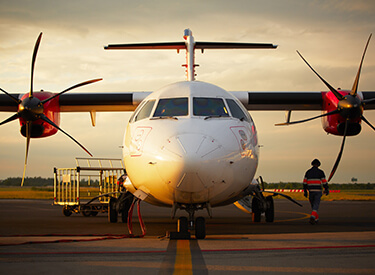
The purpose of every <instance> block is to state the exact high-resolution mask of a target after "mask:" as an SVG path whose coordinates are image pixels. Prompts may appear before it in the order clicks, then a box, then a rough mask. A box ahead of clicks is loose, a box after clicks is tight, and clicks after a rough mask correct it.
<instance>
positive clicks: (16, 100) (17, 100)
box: [0, 88, 22, 104]
mask: <svg viewBox="0 0 375 275" xmlns="http://www.w3.org/2000/svg"><path fill="white" fill-rule="evenodd" d="M0 91H2V92H3V93H4V94H6V95H7V96H9V97H10V98H11V99H12V100H13V101H14V102H16V103H17V104H20V103H21V102H22V101H21V100H19V99H18V98H15V97H14V96H12V95H11V94H9V93H8V92H7V91H4V90H3V89H1V88H0Z"/></svg>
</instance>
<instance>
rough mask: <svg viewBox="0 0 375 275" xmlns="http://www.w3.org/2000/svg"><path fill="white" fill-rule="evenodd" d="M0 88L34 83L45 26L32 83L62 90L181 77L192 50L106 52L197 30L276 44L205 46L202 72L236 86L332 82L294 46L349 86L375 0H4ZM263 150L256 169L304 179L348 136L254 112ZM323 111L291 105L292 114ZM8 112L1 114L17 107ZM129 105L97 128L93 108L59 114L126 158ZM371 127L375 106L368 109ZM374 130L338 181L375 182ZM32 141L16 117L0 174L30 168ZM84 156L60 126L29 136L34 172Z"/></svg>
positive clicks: (373, 81) (86, 140) (363, 87)
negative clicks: (286, 123)
mask: <svg viewBox="0 0 375 275" xmlns="http://www.w3.org/2000/svg"><path fill="white" fill-rule="evenodd" d="M0 5H1V8H0V37H1V43H0V65H1V66H0V87H1V88H2V89H4V90H6V91H7V92H10V93H21V92H28V90H29V89H30V65H31V56H32V52H33V48H34V44H35V41H36V39H37V37H38V35H39V33H40V32H43V38H42V42H41V45H40V48H39V52H38V57H37V62H36V67H35V76H34V90H40V89H43V90H47V91H52V92H59V91H62V90H64V89H65V88H68V87H70V86H72V85H74V84H76V83H79V82H82V81H85V80H89V79H94V78H100V77H101V78H103V81H101V82H99V83H95V84H92V85H89V86H85V87H83V88H80V89H76V90H74V91H71V93H75V92H77V93H78V92H80V93H81V92H90V93H92V92H133V91H155V90H157V89H159V88H161V87H163V86H165V85H167V84H170V83H173V82H177V81H182V80H185V74H184V68H182V67H181V64H183V63H184V62H185V53H184V52H181V53H180V54H177V53H176V51H172V50H171V51H105V50H104V49H103V46H104V45H107V44H115V43H135V42H136V43H140V42H168V41H182V39H183V38H182V35H183V30H184V29H186V28H190V29H191V30H192V32H193V35H194V37H195V40H196V41H217V42H268V43H273V44H276V45H279V47H278V49H277V50H206V51H205V52H204V54H201V53H200V52H197V55H196V63H198V64H199V65H200V66H199V67H198V68H197V74H198V76H197V80H200V81H205V82H209V83H213V84H216V85H218V86H220V87H222V88H224V89H226V90H228V91H323V90H324V91H325V90H326V87H325V86H324V84H323V83H322V82H321V81H320V80H319V79H318V78H317V77H316V76H315V75H314V74H313V73H312V72H311V70H310V69H309V68H308V67H307V66H306V64H305V63H304V62H303V61H302V60H301V59H300V57H299V56H298V55H297V54H296V50H299V51H300V52H301V53H302V54H303V55H304V57H305V58H306V59H307V60H308V61H309V63H310V64H311V65H312V66H313V67H314V68H315V69H316V70H317V71H318V72H319V73H320V74H321V75H322V76H323V77H324V78H325V79H326V80H327V81H328V82H329V83H330V84H331V85H332V86H333V87H336V88H338V87H340V88H342V89H351V87H352V85H353V82H354V78H355V75H356V73H357V70H358V66H359V63H360V58H361V55H362V52H363V49H364V46H365V43H366V40H367V39H368V36H369V35H370V33H374V32H375V1H373V0H368V1H361V0H358V1H351V0H348V1H333V0H332V1H319V0H316V1H304V0H285V1H283V0H280V1H270V0H262V1H252V0H232V1H226V0H208V1H195V0H190V1H180V0H168V1H167V0H166V1H151V0H147V1H142V0H140V1H129V0H107V1H102V0H100V1H99V0H75V1H71V0H66V1H49V0H33V1H27V0H16V1H5V0H0ZM374 40H375V38H374V37H373V39H372V41H371V42H370V45H369V47H368V50H367V55H366V57H365V61H364V65H363V69H362V75H361V79H360V84H359V90H360V91H375V41H374ZM250 114H251V115H252V117H253V119H254V120H255V124H256V126H257V129H258V136H259V141H260V144H261V145H262V148H261V155H260V163H259V168H258V172H257V176H259V175H261V176H262V177H263V178H264V179H265V180H266V181H268V182H279V181H283V182H286V181H302V178H303V175H304V172H305V170H307V169H308V168H309V167H310V162H311V160H312V159H314V158H319V159H320V160H321V162H322V166H321V168H322V169H323V170H324V171H325V172H326V175H327V176H328V174H329V172H330V170H331V168H332V166H333V164H334V162H335V159H336V156H337V154H338V152H339V149H340V144H341V140H342V137H337V136H331V135H327V134H326V133H325V132H324V130H323V129H322V127H321V122H320V120H319V119H318V120H315V121H312V122H308V123H304V124H299V125H295V126H289V127H275V126H274V124H275V123H278V122H283V120H284V112H260V111H253V112H250ZM318 114H319V112H301V111H298V112H294V113H292V118H293V119H302V118H307V117H310V116H315V115H318ZM11 115H12V114H11V113H1V114H0V121H3V120H4V119H6V118H8V117H9V116H11ZM130 115H131V114H130V113H100V114H98V115H97V126H96V127H95V128H93V127H92V126H91V122H90V115H89V113H63V114H62V115H61V124H60V126H61V128H62V129H64V130H65V131H66V132H68V133H69V134H70V135H72V136H74V137H75V138H76V139H77V140H78V141H79V142H81V143H82V144H83V145H84V146H85V147H87V148H88V149H89V150H90V151H91V152H92V153H93V154H94V156H95V157H113V158H119V157H121V149H120V148H119V146H121V145H122V139H123V135H124V131H125V127H126V124H127V121H128V119H129V116H130ZM365 116H366V118H367V119H368V120H369V121H370V122H372V124H373V125H375V110H374V111H365ZM374 141H375V132H374V131H372V130H371V129H370V128H369V127H368V126H367V125H366V124H363V126H362V132H361V133H360V134H359V135H358V136H356V137H348V138H347V141H346V145H345V151H344V154H343V157H342V161H341V164H340V166H339V168H338V170H337V172H336V174H335V176H334V178H333V179H332V182H337V183H345V182H350V180H351V178H352V177H355V178H358V182H364V183H367V182H375V174H374V170H375V142H374ZM25 145H26V140H25V138H23V137H22V136H21V135H20V133H19V123H18V122H17V121H15V122H12V123H8V124H6V125H3V126H1V127H0V179H4V178H7V177H16V176H22V171H23V163H24V157H25ZM75 157H85V152H84V151H82V150H81V149H80V148H79V147H78V146H77V145H76V144H75V143H74V142H72V141H71V140H69V138H68V137H66V136H65V135H64V134H62V133H58V134H56V135H54V136H52V137H48V138H45V139H32V140H31V145H30V152H29V160H28V168H27V172H26V175H27V176H29V177H34V176H42V177H52V176H53V167H58V168H67V167H74V166H75V161H74V158H75Z"/></svg>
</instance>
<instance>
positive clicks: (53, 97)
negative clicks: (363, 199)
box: [0, 29, 375, 239]
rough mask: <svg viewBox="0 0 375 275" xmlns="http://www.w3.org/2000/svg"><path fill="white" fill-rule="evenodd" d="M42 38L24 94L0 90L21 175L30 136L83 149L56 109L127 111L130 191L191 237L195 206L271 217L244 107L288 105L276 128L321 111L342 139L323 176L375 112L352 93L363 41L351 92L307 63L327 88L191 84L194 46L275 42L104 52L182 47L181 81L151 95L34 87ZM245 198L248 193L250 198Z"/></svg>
mask: <svg viewBox="0 0 375 275" xmlns="http://www.w3.org/2000/svg"><path fill="white" fill-rule="evenodd" d="M41 36H42V34H40V35H39V37H38V40H37V42H36V44H35V47H34V53H33V58H32V66H31V87H30V91H29V92H28V93H26V94H10V93H8V92H6V91H5V90H3V89H1V91H2V92H3V93H4V95H1V96H0V111H4V112H16V113H15V114H14V115H12V116H11V117H9V118H8V119H6V120H4V121H3V122H1V123H0V125H2V124H5V123H8V122H10V121H13V120H16V119H19V121H20V125H21V134H22V135H23V136H25V137H26V155H25V169H24V175H25V170H26V163H27V156H28V148H29V144H30V139H31V138H38V137H45V136H50V135H53V134H55V133H56V132H57V130H60V131H62V132H63V133H64V134H66V135H67V136H68V137H69V138H71V139H72V140H73V141H74V142H75V143H77V144H78V145H79V146H80V147H81V148H83V149H84V150H85V151H86V152H87V153H88V154H90V153H89V152H88V150H87V149H86V148H85V147H84V146H83V145H81V144H80V143H79V142H78V141H77V140H75V139H74V138H73V137H72V136H70V135H69V134H68V133H66V132H64V131H63V130H62V129H61V128H59V114H60V112H90V113H91V118H92V122H93V125H94V124H95V112H98V111H134V113H133V115H132V116H131V118H130V120H129V123H128V125H127V129H126V134H125V137H124V144H123V159H124V163H125V168H126V171H127V175H128V177H127V179H126V182H125V187H126V189H127V192H129V193H131V194H132V195H134V196H135V197H137V198H139V199H141V200H144V201H146V202H148V203H151V204H154V205H158V206H166V207H171V208H172V213H173V216H175V214H176V211H177V210H179V209H182V210H186V211H187V213H188V218H186V217H181V218H179V220H178V223H179V232H181V233H186V232H188V230H189V229H192V230H195V235H196V238H198V239H202V238H205V235H206V230H205V219H204V218H203V217H197V218H196V219H195V213H196V211H198V210H201V209H207V211H208V213H209V215H210V216H211V208H212V207H216V206H223V205H227V204H231V203H234V202H236V201H238V202H240V203H241V205H245V206H248V207H250V206H251V207H252V211H253V213H254V214H255V221H259V220H260V214H261V213H262V212H265V214H266V220H267V221H273V217H274V216H273V215H274V206H273V199H272V196H264V193H266V191H265V190H264V188H260V185H259V184H256V183H255V182H254V176H255V173H256V170H257V166H258V162H259V144H258V138H257V130H256V127H255V124H254V121H253V119H252V117H251V116H250V114H249V112H248V111H249V110H250V111H251V110H285V111H287V114H288V116H287V121H286V122H285V123H283V125H289V124H294V123H301V122H305V121H308V120H312V119H314V118H318V117H323V118H324V120H323V129H324V130H325V131H326V132H328V133H331V134H334V135H340V136H343V142H342V146H341V149H340V153H339V156H338V157H337V160H336V163H335V165H334V167H333V169H332V172H331V175H330V178H331V177H332V176H333V174H334V173H335V171H336V169H337V166H338V163H339V161H340V159H341V155H342V151H343V147H344V142H345V138H346V136H348V135H357V134H359V132H360V130H361V122H362V120H363V121H364V122H365V123H366V124H368V125H369V126H370V127H371V128H372V129H374V127H373V126H372V125H371V124H370V122H369V121H368V120H367V119H366V118H365V117H364V115H363V111H364V109H374V108H375V92H358V83H359V76H360V71H361V67H362V63H363V59H364V55H365V52H366V49H367V46H368V43H369V41H370V38H369V40H368V42H367V44H366V48H365V51H364V53H363V56H362V61H361V64H360V67H359V70H358V73H357V76H356V79H355V83H354V85H353V88H352V90H350V91H344V90H335V89H334V88H333V87H332V86H331V85H329V84H328V82H326V81H325V80H324V79H323V78H322V77H321V76H320V75H319V74H318V73H317V72H315V70H314V69H313V68H312V67H311V66H310V65H309V64H308V63H307V61H306V60H305V62H306V63H307V64H308V66H309V67H310V68H311V69H312V70H313V71H314V73H316V74H317V76H318V77H319V78H320V79H321V80H322V81H323V82H324V84H325V85H326V86H327V87H328V88H329V90H330V91H328V92H277V93H276V92H249V91H245V92H238V91H237V92H234V91H233V92H228V91H226V90H224V89H222V88H220V87H218V86H215V85H213V84H209V83H205V82H201V81H197V80H196V72H195V68H196V66H197V65H196V64H195V50H201V51H202V52H203V51H204V50H210V49H276V48H277V46H276V45H273V44H268V43H228V42H196V41H195V40H194V37H193V35H192V32H191V31H190V30H189V29H186V30H185V31H184V36H183V38H184V41H182V42H163V43H141V44H121V45H108V46H106V47H105V49H106V50H150V49H174V50H177V52H179V51H181V50H185V51H186V64H185V65H184V66H185V67H186V78H187V79H186V81H181V82H177V83H173V84H170V85H168V86H166V87H163V88H161V89H160V90H158V91H155V92H143V93H137V92H133V93H132V92H129V93H81V94H76V93H74V94H73V93H70V94H67V93H66V92H68V91H70V90H72V89H75V88H78V87H81V86H84V85H87V84H91V83H94V82H97V81H99V80H101V79H93V80H89V81H85V82H82V83H79V84H77V85H74V86H72V87H70V88H68V89H66V90H63V91H62V92H60V93H50V92H45V91H40V92H36V91H33V74H34V66H35V60H36V55H37V51H38V47H39V43H40V40H41ZM370 37H371V36H370ZM112 54H115V53H112ZM301 57H302V55H301ZM302 58H303V57H302ZM292 110H320V111H322V114H321V115H319V116H316V117H313V118H310V119H306V120H303V121H296V122H291V121H290V114H291V111H292ZM90 155H91V154H90ZM24 175H23V177H24ZM271 193H272V195H276V194H275V193H273V192H271ZM249 195H251V196H253V199H252V201H251V200H250V198H249Z"/></svg>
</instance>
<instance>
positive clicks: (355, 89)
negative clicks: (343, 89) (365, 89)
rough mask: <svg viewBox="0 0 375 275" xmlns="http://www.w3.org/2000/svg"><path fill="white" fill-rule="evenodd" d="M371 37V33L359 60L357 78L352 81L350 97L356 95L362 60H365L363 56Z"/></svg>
mask: <svg viewBox="0 0 375 275" xmlns="http://www.w3.org/2000/svg"><path fill="white" fill-rule="evenodd" d="M371 36H372V33H371V34H370V36H369V38H368V40H367V43H366V47H365V50H364V51H363V54H362V59H361V63H360V65H359V69H358V72H357V76H356V77H355V80H354V83H353V87H352V91H351V92H350V94H351V95H352V96H356V95H357V90H358V83H359V76H360V74H361V69H362V64H363V60H364V58H365V54H366V51H367V47H368V44H369V43H370V39H371Z"/></svg>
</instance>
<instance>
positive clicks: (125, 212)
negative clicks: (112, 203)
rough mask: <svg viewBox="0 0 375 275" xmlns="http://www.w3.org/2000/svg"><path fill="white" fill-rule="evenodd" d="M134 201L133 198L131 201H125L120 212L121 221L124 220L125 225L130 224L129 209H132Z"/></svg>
mask: <svg viewBox="0 0 375 275" xmlns="http://www.w3.org/2000/svg"><path fill="white" fill-rule="evenodd" d="M132 199H133V198H131V199H130V198H129V199H127V200H125V202H124V203H123V205H122V209H121V210H120V211H121V220H122V222H123V223H127V222H128V216H129V209H130V206H131V205H132Z"/></svg>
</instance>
